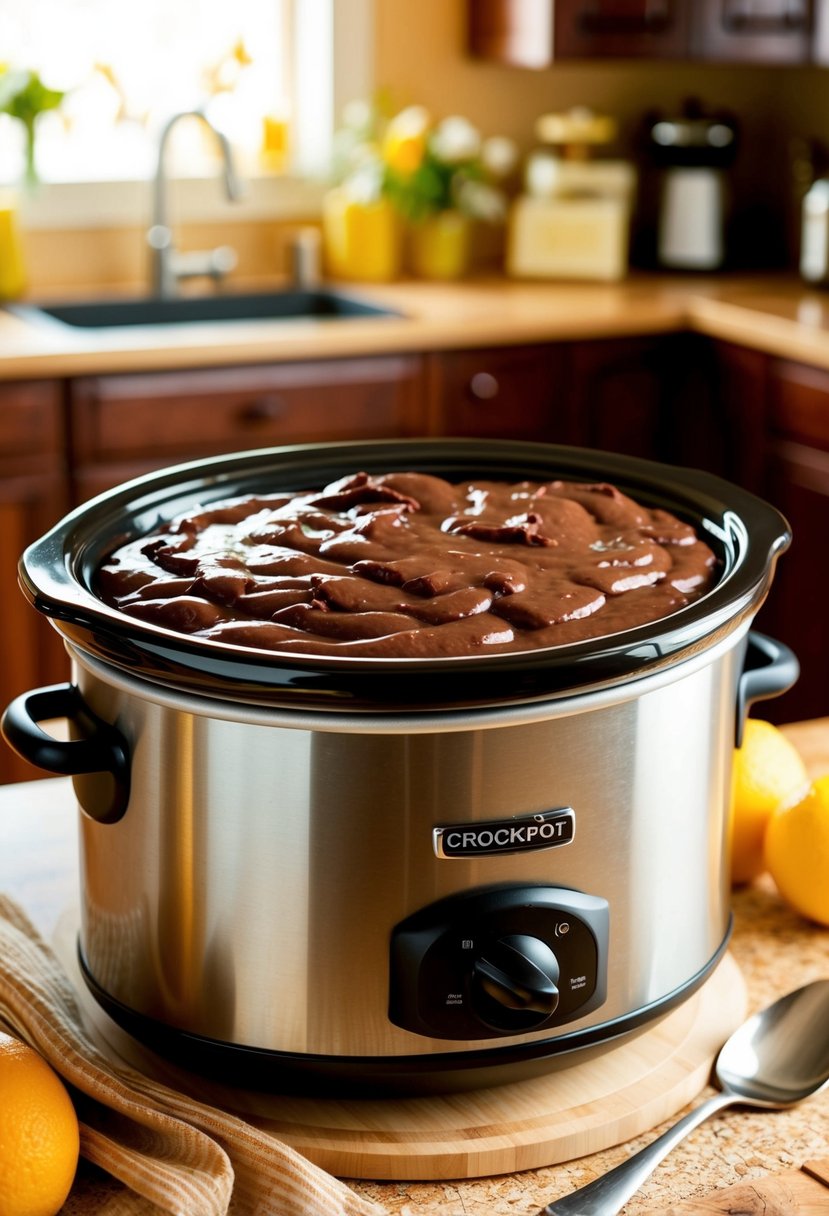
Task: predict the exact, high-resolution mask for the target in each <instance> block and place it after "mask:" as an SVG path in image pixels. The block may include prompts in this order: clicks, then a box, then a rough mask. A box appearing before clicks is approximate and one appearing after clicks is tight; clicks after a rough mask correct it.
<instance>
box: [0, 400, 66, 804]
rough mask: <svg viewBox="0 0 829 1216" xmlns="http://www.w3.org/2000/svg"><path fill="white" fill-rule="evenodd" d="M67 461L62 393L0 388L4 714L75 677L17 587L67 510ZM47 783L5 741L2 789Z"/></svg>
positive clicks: (0, 699) (0, 760) (0, 698)
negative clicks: (27, 554)
mask: <svg viewBox="0 0 829 1216" xmlns="http://www.w3.org/2000/svg"><path fill="white" fill-rule="evenodd" d="M64 454H65V435H64V428H63V414H62V402H61V392H60V386H59V385H58V384H54V383H49V382H47V381H30V382H20V383H11V384H0V579H1V580H2V587H3V594H2V599H0V637H2V643H3V659H2V663H0V710H2V709H5V707H6V706H7V705H8V703H9V702H10V701H11V700H12V699H13V698H14V697H16V696H17V695H18V694H19V693H21V692H26V691H28V690H29V689H31V688H37V687H39V686H41V685H43V684H52V683H56V682H57V681H58V680H63V679H66V677H67V674H68V671H69V663H68V660H67V658H66V654H65V651H64V650H63V647H62V645H61V643H60V639H59V638H58V635H57V633H56V632H55V631H54V629H52V628H51V626H50V625H49V624H48V622H47V621H46V619H45V618H44V617H43V616H41V615H40V614H39V613H38V612H37V611H36V610H35V609H34V608H32V607H31V605H30V604H29V603H28V602H27V600H26V599H25V598H24V596H23V594H22V592H21V591H20V588H19V586H18V581H17V564H18V561H19V559H20V555H21V553H22V552H23V550H24V549H25V548H26V546H27V545H28V544H30V543H31V542H32V541H33V540H36V539H37V538H38V537H39V536H41V535H42V534H43V533H44V532H45V531H46V530H47V529H48V528H49V527H51V525H52V524H54V523H56V522H57V520H58V519H60V518H61V516H62V515H63V514H64V512H65V510H66V507H67V501H68V500H67V492H66V471H65V467H64V459H65V456H64ZM42 776H43V773H42V772H40V771H39V770H36V769H34V768H32V767H31V765H29V764H27V763H26V762H25V761H23V760H21V759H20V758H19V757H18V756H17V755H16V754H15V753H14V752H12V751H11V749H10V748H9V747H8V746H7V745H6V743H5V742H4V741H0V783H4V782H8V781H19V780H23V779H25V778H27V777H42Z"/></svg>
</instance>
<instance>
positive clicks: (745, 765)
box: [730, 718, 809, 883]
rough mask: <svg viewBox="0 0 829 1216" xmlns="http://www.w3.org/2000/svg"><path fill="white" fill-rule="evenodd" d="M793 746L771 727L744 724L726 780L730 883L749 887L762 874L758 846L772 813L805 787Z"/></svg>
mask: <svg viewBox="0 0 829 1216" xmlns="http://www.w3.org/2000/svg"><path fill="white" fill-rule="evenodd" d="M808 784H809V778H808V774H807V772H806V767H805V765H804V763H803V761H802V759H801V758H800V754H799V752H798V751H797V749H796V748H795V746H794V744H792V743H790V742H789V740H788V739H787V738H786V736H785V735H784V734H783V733H782V731H780V730H778V728H777V727H776V726H773V725H772V724H771V722H764V721H762V719H759V718H749V719H748V721H747V722H746V724H745V730H744V731H743V742H742V746H741V747H738V748H736V749H735V751H734V760H733V765H732V774H731V809H730V831H731V881H732V882H733V883H746V882H751V880H752V879H753V878H756V877H757V875H758V874H762V873H763V871H764V870H765V868H766V865H765V860H764V857H763V841H764V837H765V834H766V826H767V824H768V822H769V819H770V817H771V815H772V813H773V812H774V811H775V810H776V809H777V807H778V806H780V804H781V803H782V802H790V801H793V800H794V799H795V798H797V797H798V796H799V795H800V794H801V793H802V792H803V791H804V790H805V788H806V787H807V786H808Z"/></svg>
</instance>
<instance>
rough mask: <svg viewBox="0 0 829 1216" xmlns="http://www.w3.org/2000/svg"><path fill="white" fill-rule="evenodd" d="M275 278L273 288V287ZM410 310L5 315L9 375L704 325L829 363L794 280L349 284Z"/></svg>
mask: <svg viewBox="0 0 829 1216" xmlns="http://www.w3.org/2000/svg"><path fill="white" fill-rule="evenodd" d="M267 286H268V285H267V284H265V285H264V286H263V288H262V289H266V288H267ZM341 286H342V289H343V290H347V291H348V292H349V293H350V294H353V295H357V296H360V297H363V298H365V299H367V300H370V301H377V302H378V303H381V304H384V305H387V306H389V307H390V308H393V309H396V310H397V311H398V312H399V314H400V315H398V316H383V317H358V318H348V319H346V320H335V321H332V320H330V319H329V320H325V319H321V320H291V321H257V322H253V321H251V322H232V323H219V324H200V325H197V326H192V325H190V326H168V327H166V328H165V327H163V326H159V327H134V328H120V329H113V330H109V331H102V330H82V329H73V328H70V327H67V326H63V325H61V324H58V323H54V322H52V323H43V322H40V323H38V322H35V321H33V320H31V319H29V318H24V317H22V316H18V315H15V314H14V313H13V312H8V311H4V310H0V379H20V378H31V377H41V376H70V375H87V374H94V373H102V372H119V371H123V372H130V371H142V370H151V369H156V370H158V369H167V368H186V367H195V366H217V365H230V364H235V363H262V362H278V361H284V360H292V359H325V358H334V357H347V356H357V355H376V354H383V353H391V352H405V351H426V350H441V349H448V348H453V347H454V348H463V347H474V346H493V345H511V344H521V343H525V342H527V343H531V342H547V341H557V340H565V339H577V338H582V339H587V338H608V337H620V336H630V335H634V334H652V333H664V332H674V331H679V330H689V329H690V330H696V331H698V332H700V333H705V334H708V335H710V336H714V337H717V338H722V339H727V340H730V341H734V342H738V343H741V344H743V345H746V346H749V347H753V348H756V349H759V350H763V351H767V352H769V353H772V354H778V355H782V356H785V357H787V358H792V359H799V360H803V361H804V362H807V363H811V364H814V365H816V366H820V367H826V368H829V293H827V294H824V293H822V292H820V291H816V290H813V289H809V288H806V287H804V285H803V284H802V283H801V282H800V281H799V280H798V279H796V278H795V277H794V276H792V275H788V276H786V275H780V276H768V275H765V276H753V277H748V276H740V277H732V278H727V277H721V278H687V277H686V278H681V277H673V276H657V275H631V276H630V277H629V278H628V279H626V280H624V281H623V282H621V283H614V284H591V283H552V282H518V281H515V280H507V279H503V278H488V279H483V278H482V279H478V280H470V281H467V282H463V283H458V284H440V285H436V284H432V283H425V282H401V283H395V284H390V285H377V286H375V285H370V286H369V285H359V286H357V285H354V286H350V285H345V284H344V285H341Z"/></svg>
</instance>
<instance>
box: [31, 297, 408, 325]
mask: <svg viewBox="0 0 829 1216" xmlns="http://www.w3.org/2000/svg"><path fill="white" fill-rule="evenodd" d="M9 307H10V311H12V312H15V313H16V314H17V315H18V316H25V317H27V318H29V319H31V320H35V321H36V320H38V319H42V320H46V319H48V320H51V321H59V322H61V323H62V324H64V325H70V326H72V327H73V328H76V329H109V328H112V327H115V326H119V325H165V326H166V325H187V324H192V323H193V322H199V321H253V320H257V321H279V320H298V319H301V318H314V319H316V318H327V317H370V316H377V317H381V316H399V315H400V314H399V313H396V312H395V311H394V309H390V308H385V307H383V306H382V305H379V304H374V303H368V302H366V301H364V300H361V299H359V298H355V297H353V296H350V295H348V294H346V293H342V292H339V291H333V290H330V289H327V288H321V289H313V290H285V291H272V292H263V293H253V294H244V295H243V294H236V293H232V292H228V293H227V294H219V295H210V296H176V297H173V298H162V297H153V296H148V297H146V298H143V299H134V300H95V301H88V302H85V303H69V304H42V305H28V304H27V305H13V306H9Z"/></svg>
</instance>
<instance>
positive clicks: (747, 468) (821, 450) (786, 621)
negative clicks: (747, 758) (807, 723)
mask: <svg viewBox="0 0 829 1216" xmlns="http://www.w3.org/2000/svg"><path fill="white" fill-rule="evenodd" d="M714 353H715V368H716V386H717V394H718V400H719V408H720V412H721V416H722V418H723V425H724V427H725V428H727V429H728V430H729V431H730V433H731V435H732V443H731V454H732V456H731V464H730V469H729V472H730V476H731V479H732V480H733V481H736V482H738V483H739V484H741V485H743V486H745V488H746V489H749V490H751V491H752V492H753V493H756V494H758V495H760V497H762V498H765V499H766V500H767V501H768V502H770V503H773V505H774V506H775V507H777V509H778V510H779V511H781V512H782V514H783V515H784V516H785V517H786V519H787V520H788V522H789V525H790V526H791V530H792V543H791V546H790V548H789V550H788V551H787V552H786V553H784V554H783V555H782V557H781V558H780V561H779V562H778V565H777V570H776V573H775V577H774V581H773V583H772V587H771V590H770V592H769V596H768V599H767V601H766V604H765V605H764V607H763V608H762V609H761V610H760V612H759V614H758V616H757V622H756V623H757V628H758V629H761V630H763V631H765V632H767V633H769V634H771V635H772V636H773V637H775V638H777V639H778V640H780V641H781V642H785V643H787V645H789V646H791V647H792V649H793V650H794V651H795V653H796V654H797V656H798V658H799V660H800V668H801V673H800V679H799V680H798V682H797V684H796V685H795V686H794V688H793V689H791V691H789V692H787V693H784V695H783V696H782V697H780V698H777V699H775V700H773V701H768V702H764V703H763V707H762V717H764V718H768V719H770V720H771V721H776V722H792V721H797V720H799V719H803V718H811V717H818V716H822V715H825V714H827V713H829V649H827V646H826V625H825V618H826V610H825V607H824V605H825V604H826V602H827V601H829V565H827V562H826V560H825V557H826V554H827V552H829V544H827V537H828V536H829V372H827V371H824V370H822V369H820V368H813V367H807V366H805V365H803V364H799V363H795V362H792V361H789V360H785V359H776V358H771V357H770V356H768V355H765V354H763V353H761V352H758V351H751V350H745V349H743V348H741V347H739V346H733V345H731V344H730V343H716V344H715V345H714Z"/></svg>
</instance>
